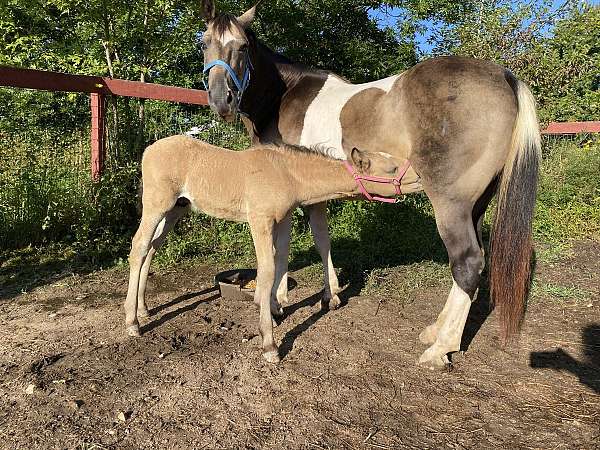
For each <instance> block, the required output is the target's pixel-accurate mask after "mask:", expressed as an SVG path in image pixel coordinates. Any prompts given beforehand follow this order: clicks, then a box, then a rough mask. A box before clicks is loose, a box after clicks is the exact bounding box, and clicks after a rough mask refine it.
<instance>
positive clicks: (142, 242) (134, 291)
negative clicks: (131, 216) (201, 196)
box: [124, 208, 166, 336]
mask: <svg viewBox="0 0 600 450" xmlns="http://www.w3.org/2000/svg"><path fill="white" fill-rule="evenodd" d="M165 214H166V213H165V212H163V211H151V212H150V211H147V208H146V210H144V212H143V214H142V220H141V222H140V226H139V228H138V230H137V232H136V233H135V236H134V237H133V241H132V243H131V252H130V253H129V286H128V288H127V298H126V299H125V305H124V307H125V326H126V328H127V334H129V335H130V336H139V335H140V325H139V322H138V319H137V304H138V290H139V282H140V276H141V272H142V266H143V265H144V262H145V260H146V258H147V256H148V251H149V250H150V243H151V242H152V237H153V236H154V234H155V232H156V228H157V227H158V225H159V224H160V222H161V221H162V220H163V219H164V217H165Z"/></svg>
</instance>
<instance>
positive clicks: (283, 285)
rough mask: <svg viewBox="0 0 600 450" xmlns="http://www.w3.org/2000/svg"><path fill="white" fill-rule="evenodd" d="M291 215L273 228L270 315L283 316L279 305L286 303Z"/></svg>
mask: <svg viewBox="0 0 600 450" xmlns="http://www.w3.org/2000/svg"><path fill="white" fill-rule="evenodd" d="M291 229H292V214H291V213H290V214H288V215H287V216H286V217H285V219H283V220H282V221H281V222H279V223H278V224H277V225H276V226H275V283H274V284H273V290H272V292H271V313H272V314H273V315H276V316H280V315H282V314H283V310H282V308H281V305H284V304H286V303H288V296H287V295H288V289H287V283H288V259H289V254H290V232H291Z"/></svg>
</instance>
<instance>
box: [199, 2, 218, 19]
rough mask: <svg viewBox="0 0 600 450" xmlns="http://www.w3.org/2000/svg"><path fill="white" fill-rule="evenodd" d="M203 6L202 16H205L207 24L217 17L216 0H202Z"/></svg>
mask: <svg viewBox="0 0 600 450" xmlns="http://www.w3.org/2000/svg"><path fill="white" fill-rule="evenodd" d="M201 8H202V17H203V18H204V20H205V21H206V23H207V24H208V23H209V22H210V21H211V20H213V19H214V18H215V17H216V15H217V11H216V10H215V2H214V0H202V1H201Z"/></svg>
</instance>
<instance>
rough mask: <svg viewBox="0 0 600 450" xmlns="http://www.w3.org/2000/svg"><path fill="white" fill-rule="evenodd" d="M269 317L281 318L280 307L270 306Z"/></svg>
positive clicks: (281, 311) (281, 310)
mask: <svg viewBox="0 0 600 450" xmlns="http://www.w3.org/2000/svg"><path fill="white" fill-rule="evenodd" d="M271 315H272V316H273V317H281V316H283V308H282V307H281V306H280V305H277V306H271Z"/></svg>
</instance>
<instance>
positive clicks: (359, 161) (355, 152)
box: [350, 147, 371, 173]
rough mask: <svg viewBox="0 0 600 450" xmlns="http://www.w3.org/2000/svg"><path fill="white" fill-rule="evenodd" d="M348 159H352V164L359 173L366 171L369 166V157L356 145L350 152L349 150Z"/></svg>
mask: <svg viewBox="0 0 600 450" xmlns="http://www.w3.org/2000/svg"><path fill="white" fill-rule="evenodd" d="M350 159H351V160H352V165H353V166H354V167H356V168H357V169H358V171H359V172H361V173H366V172H367V171H368V170H369V169H370V167H371V160H370V159H369V157H368V155H367V153H366V152H361V151H360V150H359V149H357V148H356V147H354V148H353V149H352V152H350Z"/></svg>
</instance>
